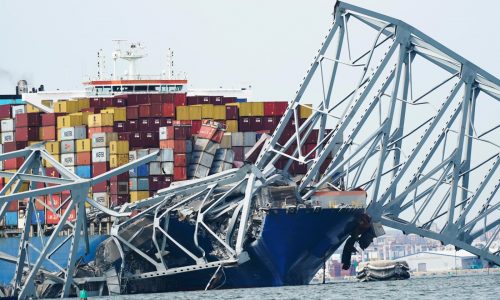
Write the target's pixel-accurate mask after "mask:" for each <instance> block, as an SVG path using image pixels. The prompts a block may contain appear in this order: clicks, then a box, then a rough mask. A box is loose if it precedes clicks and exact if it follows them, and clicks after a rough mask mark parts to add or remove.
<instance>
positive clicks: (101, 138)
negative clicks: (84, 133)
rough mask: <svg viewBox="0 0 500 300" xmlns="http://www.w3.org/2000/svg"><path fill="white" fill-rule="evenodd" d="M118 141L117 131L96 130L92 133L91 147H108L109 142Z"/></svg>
mask: <svg viewBox="0 0 500 300" xmlns="http://www.w3.org/2000/svg"><path fill="white" fill-rule="evenodd" d="M111 141H118V133H116V132H98V133H94V134H93V135H92V147H93V148H102V147H108V146H109V142H111Z"/></svg>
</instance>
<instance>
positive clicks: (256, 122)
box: [250, 117, 265, 131]
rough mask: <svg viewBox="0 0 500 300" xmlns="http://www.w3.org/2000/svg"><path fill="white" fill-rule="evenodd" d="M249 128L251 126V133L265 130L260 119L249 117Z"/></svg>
mask: <svg viewBox="0 0 500 300" xmlns="http://www.w3.org/2000/svg"><path fill="white" fill-rule="evenodd" d="M250 126H252V131H259V130H263V129H265V128H264V123H263V120H262V117H250Z"/></svg>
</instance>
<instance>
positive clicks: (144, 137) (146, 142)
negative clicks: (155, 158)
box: [141, 132, 159, 148]
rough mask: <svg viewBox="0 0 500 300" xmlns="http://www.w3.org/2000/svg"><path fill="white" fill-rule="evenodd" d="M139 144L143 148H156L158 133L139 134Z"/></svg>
mask: <svg viewBox="0 0 500 300" xmlns="http://www.w3.org/2000/svg"><path fill="white" fill-rule="evenodd" d="M141 142H142V146H143V147H144V148H157V147H158V142H159V135H158V132H141Z"/></svg>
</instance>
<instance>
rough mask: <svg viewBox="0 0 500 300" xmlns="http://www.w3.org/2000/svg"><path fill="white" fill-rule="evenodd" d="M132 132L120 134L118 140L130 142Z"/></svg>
mask: <svg viewBox="0 0 500 300" xmlns="http://www.w3.org/2000/svg"><path fill="white" fill-rule="evenodd" d="M130 134H131V133H130V132H120V133H118V140H119V141H128V140H130Z"/></svg>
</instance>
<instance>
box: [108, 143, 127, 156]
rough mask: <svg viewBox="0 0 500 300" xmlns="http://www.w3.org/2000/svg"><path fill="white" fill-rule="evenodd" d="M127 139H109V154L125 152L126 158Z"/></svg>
mask: <svg viewBox="0 0 500 300" xmlns="http://www.w3.org/2000/svg"><path fill="white" fill-rule="evenodd" d="M128 151H129V145H128V141H110V142H109V154H126V155H127V160H128Z"/></svg>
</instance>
